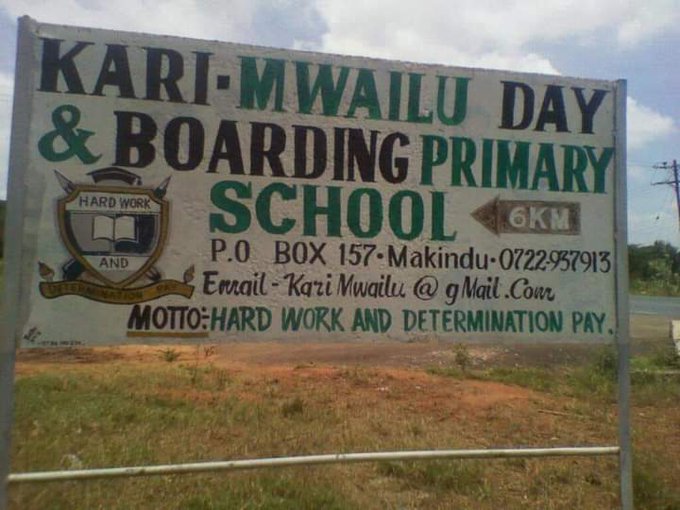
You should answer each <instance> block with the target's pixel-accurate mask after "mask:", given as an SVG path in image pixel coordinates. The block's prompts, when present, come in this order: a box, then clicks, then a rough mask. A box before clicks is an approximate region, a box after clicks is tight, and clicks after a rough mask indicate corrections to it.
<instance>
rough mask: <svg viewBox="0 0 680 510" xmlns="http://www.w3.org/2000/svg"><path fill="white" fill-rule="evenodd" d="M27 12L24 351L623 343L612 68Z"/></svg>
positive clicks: (19, 181) (20, 174)
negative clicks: (548, 65) (179, 30)
mask: <svg viewBox="0 0 680 510" xmlns="http://www.w3.org/2000/svg"><path fill="white" fill-rule="evenodd" d="M22 26H23V36H22V37H23V41H24V43H23V47H22V48H23V50H20V53H19V57H20V58H19V63H18V66H19V71H20V72H19V76H20V78H21V80H22V82H20V83H18V84H17V87H18V91H19V93H20V97H22V98H23V99H21V100H20V101H19V102H18V103H17V104H18V107H19V109H20V112H21V113H22V115H21V118H22V119H23V120H25V122H23V121H22V123H21V124H20V125H17V126H15V130H18V131H19V134H18V135H16V136H15V140H18V141H19V142H21V145H19V146H17V145H16V144H15V146H14V147H13V150H14V157H13V167H12V168H11V172H12V175H13V177H12V179H13V180H12V181H11V186H12V189H10V195H9V200H10V202H12V201H19V198H15V196H16V197H20V202H21V203H19V204H16V203H15V204H10V206H11V207H20V208H21V210H22V212H21V217H22V218H23V225H22V228H21V232H22V233H21V268H20V271H21V284H20V289H21V296H22V299H21V301H20V312H19V316H18V317H19V318H18V320H19V326H20V334H21V338H22V340H21V345H22V346H26V347H29V346H64V345H68V346H71V345H88V344H96V343H102V344H103V343H121V342H139V341H140V340H144V341H148V340H149V339H154V338H155V339H157V341H161V340H162V339H173V338H174V339H176V338H184V339H187V338H188V339H192V338H193V339H195V340H197V341H200V340H201V339H203V340H206V341H207V340H209V341H217V340H228V339H244V340H246V339H247V340H272V339H276V340H287V339H291V340H292V339H307V340H312V339H313V340H317V341H323V340H355V339H357V340H358V339H375V338H383V339H395V340H406V339H413V338H436V339H452V340H454V339H455V340H461V341H481V340H494V341H498V340H503V341H513V342H514V341H525V340H529V341H542V342H550V341H555V342H557V341H571V340H577V341H610V340H613V339H614V338H615V336H616V325H617V304H616V290H617V289H616V285H617V284H616V273H617V262H616V248H615V247H616V233H615V232H616V217H617V214H616V210H615V203H616V200H615V198H616V186H617V184H616V182H615V180H616V178H617V177H616V172H615V168H617V164H618V163H617V161H616V159H617V151H616V133H617V130H621V128H622V125H623V124H622V123H623V119H620V120H619V121H618V122H617V119H616V115H615V112H616V110H617V108H616V105H617V104H618V103H617V102H618V101H619V100H620V97H619V96H620V94H622V91H621V90H620V88H619V86H618V84H617V83H615V82H607V81H596V80H586V79H573V78H564V77H559V76H542V75H534V74H519V73H511V72H498V71H487V70H478V69H466V68H455V67H444V66H437V65H421V64H412V63H403V62H394V61H385V60H374V59H365V58H357V57H341V56H335V55H324V54H317V53H307V52H299V51H287V50H277V49H269V48H261V47H254V46H244V45H237V44H228V43H216V42H208V41H200V40H189V39H180V38H172V37H159V36H149V35H142V34H133V33H124V32H112V31H105V30H91V29H80V28H73V27H62V26H55V25H43V24H38V23H36V22H33V21H31V20H24V21H23V23H22ZM22 130H23V131H22ZM22 133H23V134H22ZM621 178H623V177H621ZM17 190H19V191H17ZM15 192H16V193H15ZM15 241H16V242H18V241H19V239H16V240H11V241H10V242H15Z"/></svg>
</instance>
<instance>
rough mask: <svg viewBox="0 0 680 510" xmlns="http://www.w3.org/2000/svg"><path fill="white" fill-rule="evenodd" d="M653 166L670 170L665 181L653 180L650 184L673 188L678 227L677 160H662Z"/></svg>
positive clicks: (679, 183) (679, 185) (679, 177)
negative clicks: (670, 161)
mask: <svg viewBox="0 0 680 510" xmlns="http://www.w3.org/2000/svg"><path fill="white" fill-rule="evenodd" d="M654 168H658V169H660V170H670V171H671V173H670V177H668V179H666V180H665V181H659V182H653V183H652V185H654V186H656V185H659V184H668V185H670V186H671V187H672V188H673V189H674V190H675V206H676V208H677V210H678V228H679V229H680V174H679V173H678V162H677V161H676V160H673V162H672V163H668V162H667V161H664V162H662V163H657V164H656V165H654Z"/></svg>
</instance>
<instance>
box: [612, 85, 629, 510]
mask: <svg viewBox="0 0 680 510" xmlns="http://www.w3.org/2000/svg"><path fill="white" fill-rule="evenodd" d="M626 97H627V92H626V82H625V80H619V81H618V82H617V87H616V116H615V129H616V131H615V138H616V140H615V141H616V166H615V169H614V171H615V183H616V190H615V193H616V199H615V203H614V207H615V214H616V221H615V225H616V231H615V236H616V239H615V241H616V258H617V259H616V302H617V306H616V310H617V324H616V329H617V331H616V348H617V353H618V385H617V386H618V411H619V413H618V414H619V447H620V454H619V469H620V494H621V508H622V509H623V510H633V447H632V438H631V426H630V324H629V320H630V313H629V309H628V292H629V290H628V228H627V227H628V214H627V208H626V199H627V189H626V172H627V164H626Z"/></svg>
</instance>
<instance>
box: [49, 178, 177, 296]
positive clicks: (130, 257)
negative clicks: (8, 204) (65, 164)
mask: <svg viewBox="0 0 680 510" xmlns="http://www.w3.org/2000/svg"><path fill="white" fill-rule="evenodd" d="M57 214H58V221H59V232H60V234H61V238H62V241H63V242H64V245H65V246H66V248H67V249H68V251H69V252H70V254H71V255H72V256H73V258H74V259H75V260H76V261H77V262H79V263H80V264H81V266H82V267H83V269H84V270H85V271H86V272H87V273H88V274H90V275H91V276H92V277H94V278H96V279H97V280H99V281H101V282H102V283H104V284H106V285H109V286H111V287H114V288H123V287H126V286H128V285H130V284H131V283H133V282H135V281H136V280H138V279H139V278H140V277H142V276H143V275H144V274H145V273H146V272H147V271H149V270H150V269H151V268H152V267H153V265H154V263H155V262H156V260H157V259H158V257H159V256H160V254H161V251H162V248H163V246H164V244H165V240H166V237H167V227H168V203H167V201H165V200H163V198H162V197H160V196H158V194H157V193H154V189H152V188H145V187H139V186H134V187H133V186H101V185H88V184H73V186H72V188H71V191H70V192H69V193H68V194H67V195H66V196H64V197H63V198H61V199H59V200H58V202H57Z"/></svg>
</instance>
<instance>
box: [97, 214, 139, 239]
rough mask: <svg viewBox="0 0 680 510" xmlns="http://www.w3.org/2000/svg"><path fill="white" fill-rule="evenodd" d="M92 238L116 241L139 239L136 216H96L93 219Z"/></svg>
mask: <svg viewBox="0 0 680 510" xmlns="http://www.w3.org/2000/svg"><path fill="white" fill-rule="evenodd" d="M92 239H107V240H109V241H112V242H116V241H122V240H127V241H133V242H136V241H137V232H136V229H135V218H134V216H119V217H118V218H111V217H110V216H104V215H99V216H95V218H94V220H93V221H92Z"/></svg>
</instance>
